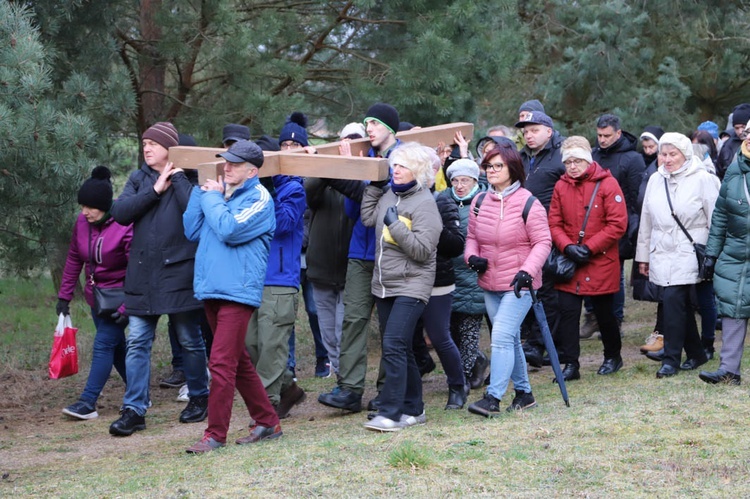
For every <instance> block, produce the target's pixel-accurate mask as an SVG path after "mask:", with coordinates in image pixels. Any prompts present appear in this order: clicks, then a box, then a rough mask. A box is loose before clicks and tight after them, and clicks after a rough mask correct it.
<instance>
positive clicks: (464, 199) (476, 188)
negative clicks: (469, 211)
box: [451, 184, 479, 201]
mask: <svg viewBox="0 0 750 499" xmlns="http://www.w3.org/2000/svg"><path fill="white" fill-rule="evenodd" d="M478 190H479V184H477V185H475V186H474V188H473V189H472V190H471V192H469V193H468V194H467V195H465V196H464V197H460V196H459V195H458V194H456V188H455V187H451V191H453V197H454V198H456V201H466V200H469V199H471V198H472V197H474V194H476V193H477V191H478Z"/></svg>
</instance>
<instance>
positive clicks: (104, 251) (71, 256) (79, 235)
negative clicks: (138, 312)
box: [57, 214, 133, 307]
mask: <svg viewBox="0 0 750 499" xmlns="http://www.w3.org/2000/svg"><path fill="white" fill-rule="evenodd" d="M132 238H133V226H132V225H128V226H127V227H125V226H122V225H120V224H118V223H117V222H115V220H114V219H113V218H109V219H108V220H107V221H106V222H104V224H102V225H99V226H96V225H92V224H90V223H88V222H87V221H86V217H84V216H83V214H80V215H78V220H76V224H75V226H74V227H73V235H72V237H71V238H70V249H69V250H68V258H67V259H66V260H65V269H64V270H63V275H62V283H61V284H60V292H59V293H58V294H57V296H58V298H60V299H62V300H68V301H70V300H71V299H72V298H73V291H74V290H75V287H76V283H77V282H78V277H79V276H80V275H81V269H83V268H84V265H85V267H86V287H85V288H84V294H85V295H86V303H88V304H89V305H90V306H92V307H93V306H94V290H93V287H92V284H91V279H90V278H89V277H90V276H91V270H92V268H91V263H92V259H91V256H90V255H91V253H92V252H93V253H94V259H93V261H94V268H93V271H94V280H95V282H96V285H97V286H99V287H102V288H117V287H121V286H123V284H124V281H125V270H126V269H127V267H128V254H129V253H130V240H131V239H132ZM92 250H93V251H92Z"/></svg>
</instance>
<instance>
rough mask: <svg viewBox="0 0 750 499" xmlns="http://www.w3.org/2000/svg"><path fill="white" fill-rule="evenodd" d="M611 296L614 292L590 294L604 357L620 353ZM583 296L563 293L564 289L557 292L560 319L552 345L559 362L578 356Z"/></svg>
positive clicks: (618, 333) (619, 340) (572, 361)
mask: <svg viewBox="0 0 750 499" xmlns="http://www.w3.org/2000/svg"><path fill="white" fill-rule="evenodd" d="M614 297H615V295H614V293H612V294H608V295H596V296H590V297H589V298H590V299H591V303H592V305H593V306H594V315H595V316H596V320H597V322H598V323H599V331H600V332H601V334H602V344H603V345H604V358H605V359H611V358H615V357H619V356H620V350H621V348H622V340H621V339H620V327H619V326H618V324H617V318H616V317H615V314H614V312H613V311H612V302H613V300H614ZM583 298H584V297H583V296H580V295H574V294H573V293H566V292H565V291H558V292H557V300H558V305H559V310H558V313H559V314H560V323H559V325H558V327H557V338H556V340H555V346H556V347H557V354H558V356H559V357H560V363H562V364H570V363H578V357H579V356H580V355H581V344H580V332H581V306H582V305H583Z"/></svg>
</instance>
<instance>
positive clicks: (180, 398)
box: [177, 383, 190, 402]
mask: <svg viewBox="0 0 750 499" xmlns="http://www.w3.org/2000/svg"><path fill="white" fill-rule="evenodd" d="M177 402H190V397H188V387H187V383H185V384H184V385H182V386H181V387H180V393H179V394H178V395H177Z"/></svg>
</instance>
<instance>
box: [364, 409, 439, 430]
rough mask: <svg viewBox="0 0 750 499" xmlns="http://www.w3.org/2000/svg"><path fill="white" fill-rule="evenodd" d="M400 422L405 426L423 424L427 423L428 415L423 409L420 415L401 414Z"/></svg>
mask: <svg viewBox="0 0 750 499" xmlns="http://www.w3.org/2000/svg"><path fill="white" fill-rule="evenodd" d="M373 419H374V418H373ZM398 422H399V423H401V426H402V427H403V428H408V427H410V426H417V425H419V426H421V425H423V424H425V423H427V416H426V415H425V413H424V411H422V414H420V415H419V416H409V415H408V414H401V417H400V418H399V420H398Z"/></svg>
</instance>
